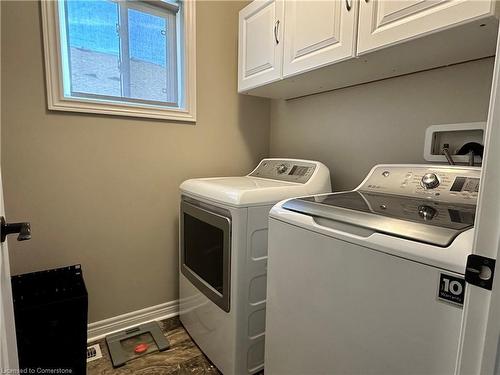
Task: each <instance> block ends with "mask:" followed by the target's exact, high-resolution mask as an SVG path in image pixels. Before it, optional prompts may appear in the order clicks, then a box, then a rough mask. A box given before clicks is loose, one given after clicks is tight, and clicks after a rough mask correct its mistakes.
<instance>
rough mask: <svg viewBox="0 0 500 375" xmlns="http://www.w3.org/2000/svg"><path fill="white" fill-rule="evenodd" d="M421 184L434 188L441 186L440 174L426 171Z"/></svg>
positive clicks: (426, 187) (427, 187)
mask: <svg viewBox="0 0 500 375" xmlns="http://www.w3.org/2000/svg"><path fill="white" fill-rule="evenodd" d="M421 184H422V187H424V188H425V189H434V188H435V187H438V186H439V179H438V176H436V174H435V173H426V174H424V176H423V177H422V181H421Z"/></svg>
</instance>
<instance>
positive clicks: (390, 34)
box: [358, 0, 494, 54]
mask: <svg viewBox="0 0 500 375" xmlns="http://www.w3.org/2000/svg"><path fill="white" fill-rule="evenodd" d="M493 10H494V1H490V0H360V5H359V28H358V54H360V53H365V52H368V51H373V50H376V49H379V48H382V47H387V46H389V45H392V44H396V43H399V42H402V41H405V40H409V39H413V38H417V37H419V36H422V35H424V34H429V33H432V32H435V31H438V30H442V29H446V28H449V27H452V26H454V25H457V24H459V23H462V22H466V21H467V20H472V19H474V18H480V17H484V16H488V15H492V14H493Z"/></svg>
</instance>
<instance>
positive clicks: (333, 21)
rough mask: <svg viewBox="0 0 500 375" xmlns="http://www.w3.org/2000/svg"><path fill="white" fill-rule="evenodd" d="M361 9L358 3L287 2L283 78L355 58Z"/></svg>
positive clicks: (332, 0)
mask: <svg viewBox="0 0 500 375" xmlns="http://www.w3.org/2000/svg"><path fill="white" fill-rule="evenodd" d="M363 1H364V0H363ZM357 7H358V1H357V0H310V1H304V0H289V1H286V3H285V24H284V33H285V35H284V51H283V54H284V57H283V77H288V76H292V75H295V74H297V73H301V72H305V71H309V70H313V69H317V68H320V67H322V66H325V65H328V64H332V63H334V62H338V61H341V60H345V59H347V58H350V57H354V56H355V53H356V49H355V42H356V37H355V36H356V24H357V17H356V16H357Z"/></svg>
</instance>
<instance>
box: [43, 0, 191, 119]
mask: <svg viewBox="0 0 500 375" xmlns="http://www.w3.org/2000/svg"><path fill="white" fill-rule="evenodd" d="M128 1H130V0H128ZM130 3H131V4H130V6H132V7H134V8H135V7H136V6H137V5H138V4H140V3H143V4H144V6H147V7H148V8H150V7H151V6H158V7H161V6H162V4H161V3H162V0H143V1H138V0H134V1H130ZM60 8H61V7H60V3H59V0H57V1H42V2H41V10H42V29H43V44H44V51H45V77H46V86H47V104H48V108H49V110H56V111H70V112H83V113H96V114H106V115H117V116H132V117H145V118H156V119H165V120H174V121H185V122H195V121H196V15H195V13H196V5H195V1H194V0H184V1H182V6H181V8H180V10H179V12H180V17H177V19H178V21H177V33H176V39H177V40H176V44H177V46H178V49H177V51H178V53H177V69H180V71H181V72H180V74H179V75H178V79H179V82H178V85H179V86H180V87H183V90H179V91H180V92H178V95H180V97H179V98H178V103H179V107H166V106H161V105H158V104H148V103H144V102H139V101H137V102H135V101H119V100H106V99H101V98H83V97H70V96H67V95H65V92H64V74H65V72H64V71H65V70H64V68H63V67H64V65H65V64H67V63H68V62H67V61H66V60H67V59H68V57H69V55H68V53H67V51H63V50H62V49H64V48H65V47H64V46H66V45H67V43H66V40H64V39H65V38H66V35H64V33H60V26H61V24H60V21H61V16H62V15H64V13H63V12H62V9H60ZM63 59H64V60H63Z"/></svg>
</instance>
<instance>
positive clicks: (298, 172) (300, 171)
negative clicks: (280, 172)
mask: <svg viewBox="0 0 500 375" xmlns="http://www.w3.org/2000/svg"><path fill="white" fill-rule="evenodd" d="M308 170H309V167H303V166H300V165H294V166H293V167H292V169H291V170H290V173H289V175H291V176H304V175H305V174H306V173H307V171H308Z"/></svg>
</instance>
